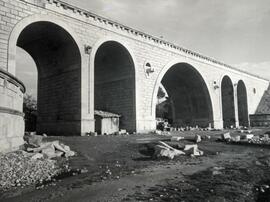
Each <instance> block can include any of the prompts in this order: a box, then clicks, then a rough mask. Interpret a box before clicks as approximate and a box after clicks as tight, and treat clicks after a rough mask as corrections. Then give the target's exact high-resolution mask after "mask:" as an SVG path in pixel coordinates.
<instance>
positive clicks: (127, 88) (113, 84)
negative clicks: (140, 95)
mask: <svg viewBox="0 0 270 202" xmlns="http://www.w3.org/2000/svg"><path fill="white" fill-rule="evenodd" d="M94 72H95V73H94V74H95V75H94V78H95V79H94V81H95V82H94V83H95V89H94V92H95V93H94V94H95V95H94V97H95V98H94V99H95V100H94V103H95V104H94V108H95V110H102V111H106V112H111V113H114V114H118V115H120V116H121V117H120V123H119V127H120V129H126V130H127V131H129V132H135V131H136V109H135V108H136V107H135V102H136V101H135V66H134V61H133V59H132V57H131V55H130V53H129V52H128V50H127V49H126V48H125V47H124V46H123V45H122V44H120V43H118V42H116V41H107V42H104V43H103V44H102V45H101V46H100V47H99V48H98V50H97V52H96V55H95V59H94ZM96 131H97V132H99V133H100V131H99V129H97V128H96Z"/></svg>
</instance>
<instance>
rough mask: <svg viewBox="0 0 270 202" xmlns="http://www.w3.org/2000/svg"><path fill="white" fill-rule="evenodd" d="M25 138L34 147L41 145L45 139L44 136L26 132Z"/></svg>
mask: <svg viewBox="0 0 270 202" xmlns="http://www.w3.org/2000/svg"><path fill="white" fill-rule="evenodd" d="M24 140H25V141H26V142H27V143H28V144H29V145H32V146H34V147H39V146H40V145H41V143H42V141H43V136H40V135H35V133H26V134H25V136H24Z"/></svg>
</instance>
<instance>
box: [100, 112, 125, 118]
mask: <svg viewBox="0 0 270 202" xmlns="http://www.w3.org/2000/svg"><path fill="white" fill-rule="evenodd" d="M95 115H96V116H100V117H102V118H119V117H121V116H120V115H118V114H114V113H111V112H105V111H101V110H95Z"/></svg>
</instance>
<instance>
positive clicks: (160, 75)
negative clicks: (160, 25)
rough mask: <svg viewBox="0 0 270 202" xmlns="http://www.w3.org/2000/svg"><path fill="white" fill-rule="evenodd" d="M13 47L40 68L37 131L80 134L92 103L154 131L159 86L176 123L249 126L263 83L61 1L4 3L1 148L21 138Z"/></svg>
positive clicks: (90, 125)
mask: <svg viewBox="0 0 270 202" xmlns="http://www.w3.org/2000/svg"><path fill="white" fill-rule="evenodd" d="M16 47H20V48H22V49H24V50H25V51H27V52H28V53H29V54H30V55H31V56H32V58H33V60H34V61H35V63H36V66H37V69H38V123H37V131H38V132H39V133H47V134H49V135H57V134H61V135H63V134H64V135H84V134H86V133H87V132H90V131H94V130H95V121H94V110H95V109H101V110H105V111H110V112H114V113H117V114H120V115H121V116H122V117H121V121H120V127H121V128H125V129H127V130H128V131H130V132H134V131H136V132H146V131H151V130H154V129H155V128H156V123H155V118H156V115H155V114H156V111H155V110H156V101H157V92H158V88H159V86H160V84H162V85H163V86H164V88H165V89H166V91H167V92H168V95H169V97H170V99H171V100H172V103H173V125H175V126H185V125H193V126H195V125H198V126H202V127H206V126H208V125H209V124H211V125H212V127H214V128H217V129H221V128H223V127H228V126H230V125H234V126H239V125H241V126H248V125H249V114H254V113H255V112H256V109H257V107H258V105H259V103H260V101H261V98H262V96H263V94H264V93H265V91H266V90H267V88H268V85H269V81H268V80H265V79H263V78H260V77H258V76H254V75H251V74H249V73H245V72H242V71H239V70H237V69H235V68H233V67H231V66H229V65H226V64H224V63H222V62H219V61H216V60H215V59H212V58H209V57H206V56H203V55H201V54H198V53H195V52H193V51H190V50H187V49H185V48H182V47H179V46H176V45H174V44H172V43H170V42H167V41H164V40H163V39H160V38H156V37H153V36H151V35H148V34H146V33H143V32H141V31H138V30H136V29H133V28H130V27H127V26H125V25H122V24H119V23H117V22H114V21H112V20H109V19H106V18H104V17H101V16H98V15H95V14H93V13H90V12H88V11H86V10H83V9H81V8H77V7H75V6H72V5H69V4H67V3H65V2H63V1H59V0H0V152H1V151H2V152H3V151H10V150H13V149H16V148H18V146H19V145H21V144H23V138H22V137H23V134H24V117H23V116H24V115H23V111H22V106H23V94H24V93H25V87H24V85H23V83H22V82H21V81H20V80H19V78H17V77H16Z"/></svg>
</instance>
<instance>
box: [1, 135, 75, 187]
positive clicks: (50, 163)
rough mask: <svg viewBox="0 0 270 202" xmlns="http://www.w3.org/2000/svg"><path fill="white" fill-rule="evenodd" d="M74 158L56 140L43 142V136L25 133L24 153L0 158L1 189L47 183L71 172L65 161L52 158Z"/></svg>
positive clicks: (69, 151) (71, 152)
mask: <svg viewBox="0 0 270 202" xmlns="http://www.w3.org/2000/svg"><path fill="white" fill-rule="evenodd" d="M74 155H75V152H73V151H71V150H70V148H69V147H68V146H66V145H64V144H61V143H60V142H59V141H52V142H45V141H43V137H42V136H38V135H33V134H26V136H25V148H24V150H19V151H16V152H10V153H7V154H2V155H0V171H1V172H0V190H3V191H5V190H8V189H10V188H12V187H24V186H28V185H32V184H42V183H43V182H45V181H50V180H52V178H53V177H55V176H58V175H60V174H62V173H66V172H69V171H70V168H69V166H68V163H67V161H66V158H55V157H62V156H63V157H70V156H74ZM52 158H55V159H52Z"/></svg>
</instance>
